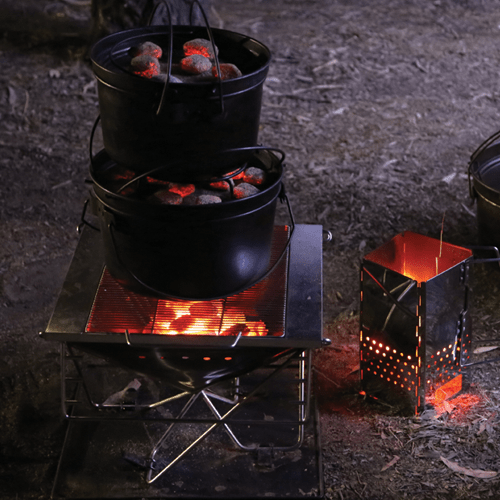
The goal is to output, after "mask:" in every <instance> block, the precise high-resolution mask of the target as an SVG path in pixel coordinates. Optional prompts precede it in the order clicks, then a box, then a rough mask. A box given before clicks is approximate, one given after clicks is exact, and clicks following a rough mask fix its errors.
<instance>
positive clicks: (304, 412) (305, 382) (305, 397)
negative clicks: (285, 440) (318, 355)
mask: <svg viewBox="0 0 500 500" xmlns="http://www.w3.org/2000/svg"><path fill="white" fill-rule="evenodd" d="M311 356H312V353H311V351H310V350H309V351H308V352H307V363H308V364H307V366H306V353H305V352H303V353H302V354H301V355H300V357H299V378H298V383H299V387H298V391H299V400H298V408H299V420H298V423H299V425H298V437H297V441H296V443H294V444H293V445H291V446H281V447H280V446H259V445H253V446H246V445H244V444H243V443H241V441H240V440H239V439H238V438H237V437H236V435H235V433H234V432H233V430H232V429H231V427H229V424H223V425H224V429H225V431H226V433H227V434H228V436H229V437H230V438H231V440H232V441H233V443H234V444H235V445H236V446H237V447H238V448H240V449H241V450H244V451H254V450H256V449H257V448H258V449H259V450H265V449H272V450H274V451H293V450H296V449H298V448H300V446H301V445H302V443H303V441H304V426H305V423H306V421H307V418H308V416H309V404H310V390H311V370H310V369H309V368H310V366H311ZM202 395H203V399H204V400H205V403H206V404H207V406H208V407H209V408H210V411H211V412H212V414H213V415H214V416H215V417H216V418H217V419H218V420H221V419H222V418H223V417H222V415H221V414H220V413H219V412H218V410H217V408H216V407H215V405H214V404H213V403H212V400H211V399H210V398H211V394H210V392H208V391H202Z"/></svg>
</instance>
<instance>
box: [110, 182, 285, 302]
mask: <svg viewBox="0 0 500 500" xmlns="http://www.w3.org/2000/svg"><path fill="white" fill-rule="evenodd" d="M279 198H280V201H281V202H286V204H287V207H288V213H289V216H290V235H289V236H288V240H287V242H286V245H285V246H284V248H283V250H282V252H281V254H280V255H279V257H278V258H277V260H276V262H275V263H274V264H273V265H272V266H271V267H270V268H269V270H268V271H267V272H266V273H265V274H264V275H263V276H261V277H260V278H258V279H256V280H255V281H254V282H253V283H250V284H249V285H247V286H245V287H243V288H240V289H238V290H235V291H233V292H231V293H230V294H227V295H223V296H220V297H211V298H210V299H205V300H217V299H223V298H226V297H229V296H230V295H236V294H238V293H240V292H243V291H244V290H246V289H247V288H251V287H252V286H254V285H256V284H257V283H259V282H261V281H262V280H263V279H265V278H267V277H268V276H269V275H270V274H271V273H272V272H273V271H274V270H275V269H276V268H277V267H278V264H279V263H280V262H281V260H282V259H283V257H284V256H285V254H286V252H287V251H288V248H289V247H290V243H291V241H292V237H293V233H294V231H295V219H294V217H293V212H292V207H291V206H290V200H289V199H288V196H287V195H286V193H285V188H284V187H283V184H282V185H281V192H280V194H279ZM105 214H106V215H107V216H108V217H109V218H110V219H111V220H110V221H109V222H108V224H107V226H108V231H109V235H110V236H111V247H112V251H113V254H114V257H115V260H116V262H118V264H119V265H120V266H121V267H122V269H124V270H125V272H126V273H127V274H128V275H129V276H130V277H131V278H132V279H133V280H134V281H135V282H136V283H138V284H139V285H140V286H141V287H143V288H144V289H145V290H148V291H149V292H151V293H152V294H154V295H156V296H160V297H163V298H165V299H173V300H193V299H192V298H191V297H179V296H177V295H169V294H165V293H164V292H162V291H160V290H157V289H155V288H153V287H151V286H149V285H147V284H146V283H144V282H143V281H142V280H140V279H139V278H138V277H137V276H136V275H135V274H134V273H133V272H132V271H131V270H130V269H128V268H127V266H126V265H125V264H124V263H123V261H122V260H121V259H120V256H119V255H118V249H117V247H116V243H115V236H114V233H113V231H114V217H113V214H112V213H111V212H108V211H107V210H105Z"/></svg>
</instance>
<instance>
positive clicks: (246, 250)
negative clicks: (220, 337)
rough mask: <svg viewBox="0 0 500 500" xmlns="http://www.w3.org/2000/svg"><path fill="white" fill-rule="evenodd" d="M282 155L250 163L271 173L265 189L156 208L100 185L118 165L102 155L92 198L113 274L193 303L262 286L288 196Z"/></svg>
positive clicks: (138, 287) (257, 155) (257, 156)
mask: <svg viewBox="0 0 500 500" xmlns="http://www.w3.org/2000/svg"><path fill="white" fill-rule="evenodd" d="M274 151H279V150H274ZM280 153H281V154H282V156H281V158H278V157H277V156H276V155H275V154H273V153H272V152H271V151H270V150H267V149H258V148H255V150H254V151H253V156H252V158H251V161H250V162H249V165H255V166H260V167H261V168H264V169H265V170H267V171H268V175H269V176H271V179H272V180H271V182H270V184H269V186H268V187H266V188H265V189H263V190H261V191H260V192H259V193H258V194H256V195H253V196H250V197H248V198H244V199H236V200H230V201H225V202H223V203H217V204H211V205H155V204H152V203H149V202H147V201H141V200H139V199H134V198H131V197H127V196H122V195H120V194H117V193H116V192H112V191H110V190H109V189H107V188H106V187H105V186H103V185H102V184H101V180H102V179H103V177H105V174H106V172H107V171H108V169H110V168H113V167H114V166H115V165H116V163H115V162H114V161H113V160H111V159H110V158H109V156H108V154H107V152H106V151H105V150H103V151H101V152H100V153H98V154H97V155H96V156H95V157H94V161H93V163H92V165H91V175H92V179H93V183H94V186H93V196H94V197H95V202H96V203H95V204H96V208H97V215H98V218H99V225H100V230H101V233H102V241H103V243H104V253H105V263H106V266H107V268H108V270H109V272H110V273H111V275H112V276H113V277H114V278H115V279H116V280H117V281H119V282H120V283H121V284H122V285H124V286H125V287H128V288H129V289H131V290H134V291H137V292H139V293H144V294H147V295H152V296H155V297H159V298H179V299H188V300H212V299H216V298H220V297H226V296H229V295H233V294H234V293H238V292H239V291H242V290H243V289H245V288H247V287H249V286H251V285H253V284H254V283H255V282H257V281H259V280H260V279H261V278H262V277H263V276H264V275H265V274H266V272H267V270H268V266H269V261H270V255H271V243H272V241H271V240H272V235H273V230H274V215H275V211H276V202H277V198H278V196H280V195H281V194H282V193H283V186H282V180H281V179H282V174H283V166H282V162H283V158H284V154H283V153H282V152H281V151H280ZM118 191H119V192H120V190H118ZM290 215H291V211H290ZM291 217H292V215H291ZM292 223H293V219H292ZM290 238H291V236H290ZM289 243H290V239H289V240H288V244H289ZM283 253H284V252H283ZM282 255H283V254H282Z"/></svg>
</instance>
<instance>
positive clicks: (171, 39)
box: [148, 0, 224, 116]
mask: <svg viewBox="0 0 500 500" xmlns="http://www.w3.org/2000/svg"><path fill="white" fill-rule="evenodd" d="M161 4H163V5H164V6H165V7H166V9H167V13H168V24H169V47H168V59H167V67H168V73H167V79H166V81H165V85H164V86H163V91H162V93H161V97H160V103H159V104H158V109H157V110H156V116H160V114H161V112H162V109H163V107H164V105H165V101H166V95H167V90H168V86H169V85H170V74H171V72H172V51H173V45H174V31H173V27H172V15H171V13H170V7H169V6H168V3H167V2H165V1H162V2H159V3H157V4H156V5H155V7H154V9H153V12H152V13H151V16H150V18H149V23H148V24H151V22H152V21H153V18H154V15H155V13H156V11H157V10H158V7H159V6H160V5H161ZM195 4H196V5H197V6H198V8H199V9H200V12H201V15H202V16H203V20H204V21H205V27H206V28H207V33H208V39H209V41H210V43H211V44H212V50H213V52H214V58H215V67H216V69H217V83H218V87H219V98H220V114H223V113H224V97H223V95H222V76H221V72H220V63H219V56H218V55H217V48H216V46H215V42H214V37H213V34H212V29H211V28H210V24H209V22H208V18H207V16H206V14H205V11H204V9H203V7H202V6H201V4H200V2H199V1H198V0H194V1H193V3H192V4H191V9H190V12H189V20H190V22H192V19H193V9H194V5H195Z"/></svg>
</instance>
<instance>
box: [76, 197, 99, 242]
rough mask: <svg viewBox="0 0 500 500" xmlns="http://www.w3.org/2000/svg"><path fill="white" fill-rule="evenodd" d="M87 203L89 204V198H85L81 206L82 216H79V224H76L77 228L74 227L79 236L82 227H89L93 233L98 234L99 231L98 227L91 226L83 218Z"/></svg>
mask: <svg viewBox="0 0 500 500" xmlns="http://www.w3.org/2000/svg"><path fill="white" fill-rule="evenodd" d="M89 202H90V198H87V199H86V200H85V202H84V204H83V209H82V214H81V215H80V224H78V226H76V231H77V232H78V234H81V232H82V229H83V226H89V227H90V228H91V229H93V230H94V231H98V232H100V231H101V230H100V229H99V228H98V227H96V226H94V224H91V223H90V222H89V221H88V220H87V219H86V218H85V215H86V214H87V208H88V206H89Z"/></svg>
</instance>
